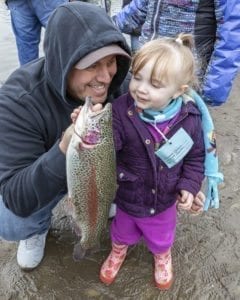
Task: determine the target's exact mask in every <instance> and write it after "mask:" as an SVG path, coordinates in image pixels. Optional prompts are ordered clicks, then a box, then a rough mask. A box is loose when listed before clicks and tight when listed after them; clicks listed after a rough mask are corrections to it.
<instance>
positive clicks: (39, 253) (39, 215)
mask: <svg viewBox="0 0 240 300" xmlns="http://www.w3.org/2000/svg"><path fill="white" fill-rule="evenodd" d="M62 197H63V194H60V195H58V197H56V198H55V199H54V200H53V201H51V202H50V203H49V204H48V205H47V206H45V207H43V208H42V209H40V210H39V211H37V212H35V213H33V214H32V215H31V216H29V217H27V218H21V217H19V216H16V215H15V214H13V213H12V212H11V211H10V210H9V209H8V208H7V207H6V206H5V204H4V202H3V199H2V197H1V196H0V219H1V226H0V238H3V239H5V240H9V241H20V242H19V246H18V251H17V262H18V264H19V266H20V267H21V268H22V269H25V270H31V269H33V268H36V267H37V266H38V265H39V263H40V262H41V261H42V259H43V256H44V249H45V242H46V236H47V232H48V229H49V227H50V224H51V216H52V209H53V208H54V207H55V206H56V205H57V203H58V202H59V201H60V200H61V199H62Z"/></svg>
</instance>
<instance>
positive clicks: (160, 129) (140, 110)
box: [100, 34, 205, 290]
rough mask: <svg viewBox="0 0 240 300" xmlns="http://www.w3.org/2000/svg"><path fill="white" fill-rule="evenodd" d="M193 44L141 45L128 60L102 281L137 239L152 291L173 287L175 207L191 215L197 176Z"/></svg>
mask: <svg viewBox="0 0 240 300" xmlns="http://www.w3.org/2000/svg"><path fill="white" fill-rule="evenodd" d="M192 45H193V38H192V36H191V35H189V34H180V35H179V36H178V37H177V38H176V39H175V38H161V39H157V40H153V41H150V42H147V43H146V44H145V45H144V46H143V47H142V48H141V49H140V50H139V51H138V52H137V53H136V55H135V56H134V58H133V62H132V78H131V81H130V86H129V93H127V94H125V95H123V96H121V97H119V98H118V99H117V100H116V101H114V103H113V128H114V140H115V147H116V155H117V178H118V185H119V186H118V190H117V193H116V199H115V203H116V204H117V213H116V216H115V218H114V219H113V222H112V224H111V240H112V250H111V253H110V254H109V256H108V257H107V259H106V260H105V262H104V263H103V265H102V267H101V270H100V280H101V281H102V282H103V283H105V284H111V283H112V282H113V281H114V279H115V278H116V276H117V274H118V271H119V269H120V267H121V265H122V263H123V261H124V260H125V257H126V254H127V249H128V247H129V246H130V245H134V244H136V243H137V242H138V241H139V240H140V239H141V238H143V239H144V241H145V243H146V245H147V247H148V249H149V251H150V252H152V254H153V257H154V263H155V269H154V279H155V285H156V287H157V288H159V289H163V290H166V289H169V288H170V286H171V285H172V282H173V269H172V258H171V248H172V246H173V243H174V239H175V229H176V219H177V208H176V206H177V205H178V207H179V208H180V209H183V210H187V211H190V210H191V207H192V205H193V200H194V197H195V196H196V194H197V193H198V191H199V190H200V188H201V184H202V181H203V179H204V159H205V148H204V139H203V132H202V125H201V115H200V112H199V110H198V109H197V107H196V105H195V104H194V101H191V100H192V99H191V98H189V97H187V96H186V94H185V93H186V92H187V91H188V89H189V88H191V87H192V86H193V85H194V83H195V80H196V78H195V73H196V70H195V64H194V56H193V54H192V51H191V48H192ZM193 100H194V99H193ZM177 202H178V204H177ZM176 204H177V205H176Z"/></svg>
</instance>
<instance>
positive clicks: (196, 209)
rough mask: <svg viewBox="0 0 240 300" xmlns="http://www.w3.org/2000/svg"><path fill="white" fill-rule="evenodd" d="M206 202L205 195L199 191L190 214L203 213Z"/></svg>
mask: <svg viewBox="0 0 240 300" xmlns="http://www.w3.org/2000/svg"><path fill="white" fill-rule="evenodd" d="M205 200H206V197H205V195H204V194H203V192H202V191H199V192H198V193H197V195H196V197H195V198H194V200H193V204H192V207H191V209H190V212H191V213H192V214H194V215H198V214H200V213H202V212H203V207H204V202H205Z"/></svg>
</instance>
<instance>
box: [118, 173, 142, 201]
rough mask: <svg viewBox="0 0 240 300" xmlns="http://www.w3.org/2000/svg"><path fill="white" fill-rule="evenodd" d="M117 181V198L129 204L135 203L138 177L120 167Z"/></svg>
mask: <svg viewBox="0 0 240 300" xmlns="http://www.w3.org/2000/svg"><path fill="white" fill-rule="evenodd" d="M117 181H118V192H117V193H118V197H120V199H125V200H127V201H129V202H133V201H135V197H136V193H137V190H138V182H139V180H138V176H137V175H135V174H133V173H131V172H129V171H127V170H125V169H123V168H121V167H120V168H118V170H117Z"/></svg>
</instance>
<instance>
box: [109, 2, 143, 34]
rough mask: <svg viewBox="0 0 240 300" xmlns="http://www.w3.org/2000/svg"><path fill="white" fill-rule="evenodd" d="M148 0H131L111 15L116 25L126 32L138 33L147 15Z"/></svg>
mask: <svg viewBox="0 0 240 300" xmlns="http://www.w3.org/2000/svg"><path fill="white" fill-rule="evenodd" d="M147 8H148V0H132V1H131V2H130V3H129V4H128V5H126V6H124V7H123V8H122V9H121V11H120V12H118V13H117V14H116V15H115V16H113V17H112V19H113V22H114V23H115V24H116V26H117V27H118V28H119V29H120V30H121V31H122V32H123V33H126V34H133V33H136V34H139V28H140V27H141V26H142V24H143V23H144V21H145V18H146V15H147Z"/></svg>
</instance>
